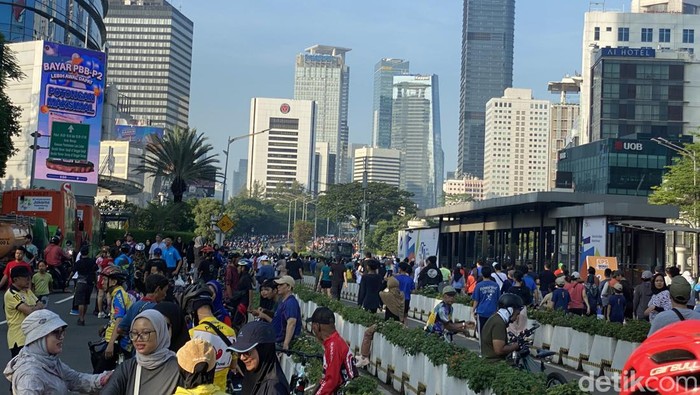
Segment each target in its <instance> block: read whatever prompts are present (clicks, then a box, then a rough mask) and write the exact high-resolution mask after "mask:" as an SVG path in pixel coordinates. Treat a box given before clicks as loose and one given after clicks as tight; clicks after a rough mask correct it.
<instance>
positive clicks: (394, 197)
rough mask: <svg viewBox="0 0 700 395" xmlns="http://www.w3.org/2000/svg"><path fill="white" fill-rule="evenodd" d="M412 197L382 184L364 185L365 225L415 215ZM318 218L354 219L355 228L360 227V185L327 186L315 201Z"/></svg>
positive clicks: (408, 193)
mask: <svg viewBox="0 0 700 395" xmlns="http://www.w3.org/2000/svg"><path fill="white" fill-rule="evenodd" d="M412 196H413V194H412V193H410V192H408V191H404V190H401V189H399V188H397V187H395V186H391V185H389V184H385V183H381V182H370V183H368V185H367V221H368V223H370V224H374V223H377V221H379V220H382V219H385V220H389V219H391V218H392V217H393V216H394V215H396V214H397V213H398V212H399V210H403V213H404V214H405V215H412V214H414V213H415V212H416V205H415V203H413V201H412V200H411V197H412ZM318 210H319V212H318V213H319V215H320V216H322V217H328V218H330V219H331V220H333V221H338V222H340V221H346V220H347V219H348V217H353V218H354V219H355V221H354V222H355V224H354V225H355V227H356V228H357V229H360V228H361V227H362V224H361V221H360V218H362V185H361V184H360V183H359V182H353V183H349V184H335V185H329V187H328V190H326V192H325V193H324V194H323V195H321V196H320V197H319V199H318Z"/></svg>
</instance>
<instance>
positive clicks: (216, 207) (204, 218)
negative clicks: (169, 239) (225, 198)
mask: <svg viewBox="0 0 700 395" xmlns="http://www.w3.org/2000/svg"><path fill="white" fill-rule="evenodd" d="M188 203H190V204H191V205H192V215H194V224H195V229H194V233H195V234H196V235H197V236H204V237H206V238H208V239H213V238H214V230H213V229H212V226H211V216H212V215H215V216H216V217H217V218H218V217H219V215H221V201H219V200H218V199H212V198H203V199H193V200H192V201H190V202H188Z"/></svg>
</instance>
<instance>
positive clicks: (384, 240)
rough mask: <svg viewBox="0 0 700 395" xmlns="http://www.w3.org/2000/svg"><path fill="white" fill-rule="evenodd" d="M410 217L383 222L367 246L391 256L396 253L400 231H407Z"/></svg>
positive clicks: (369, 238)
mask: <svg viewBox="0 0 700 395" xmlns="http://www.w3.org/2000/svg"><path fill="white" fill-rule="evenodd" d="M409 219H410V218H409V217H400V216H395V217H394V218H392V219H390V220H381V221H379V222H378V223H377V227H376V228H375V229H374V231H373V232H372V233H371V234H370V235H369V237H368V238H367V246H368V247H369V248H370V249H372V250H375V251H377V252H381V253H384V254H390V253H392V252H396V248H397V247H398V244H399V240H398V236H399V233H398V232H399V230H401V229H405V228H406V225H407V223H408V220H409Z"/></svg>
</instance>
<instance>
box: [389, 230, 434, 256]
mask: <svg viewBox="0 0 700 395" xmlns="http://www.w3.org/2000/svg"><path fill="white" fill-rule="evenodd" d="M439 236H440V229H439V228H427V229H407V230H400V231H399V237H398V239H399V240H398V242H399V245H398V249H397V251H398V257H399V259H401V260H403V259H404V258H408V260H409V261H410V260H414V259H415V261H416V263H420V262H422V261H425V259H426V258H428V257H429V256H431V255H435V256H438V237H439ZM438 263H439V262H438Z"/></svg>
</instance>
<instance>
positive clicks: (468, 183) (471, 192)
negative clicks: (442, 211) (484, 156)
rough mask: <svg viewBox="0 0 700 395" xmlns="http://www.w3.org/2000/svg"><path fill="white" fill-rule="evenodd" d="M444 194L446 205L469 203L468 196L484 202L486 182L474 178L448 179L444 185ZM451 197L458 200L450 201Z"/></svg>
mask: <svg viewBox="0 0 700 395" xmlns="http://www.w3.org/2000/svg"><path fill="white" fill-rule="evenodd" d="M442 192H443V193H444V194H445V205H450V204H456V203H461V202H463V201H467V200H466V199H465V198H466V196H469V197H470V198H471V199H473V200H483V199H484V180H482V179H481V178H477V177H474V176H464V177H462V178H459V179H456V178H448V179H446V180H445V182H444V183H443V184H442ZM450 196H455V197H456V198H455V199H454V200H453V199H450ZM453 202H454V203H453Z"/></svg>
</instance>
